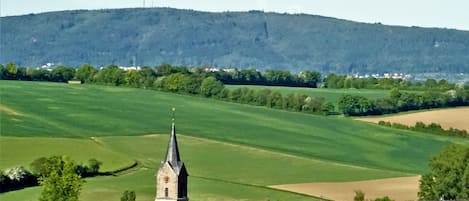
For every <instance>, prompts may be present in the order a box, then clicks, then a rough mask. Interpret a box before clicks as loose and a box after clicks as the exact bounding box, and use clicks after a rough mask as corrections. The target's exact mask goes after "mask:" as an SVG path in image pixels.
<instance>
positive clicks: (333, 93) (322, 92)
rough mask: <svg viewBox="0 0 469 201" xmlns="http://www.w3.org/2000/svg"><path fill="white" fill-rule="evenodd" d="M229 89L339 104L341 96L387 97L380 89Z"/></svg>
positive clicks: (268, 87) (265, 87)
mask: <svg viewBox="0 0 469 201" xmlns="http://www.w3.org/2000/svg"><path fill="white" fill-rule="evenodd" d="M227 87H228V88H229V89H236V88H239V87H248V88H251V89H254V90H256V91H257V90H262V89H270V90H272V91H279V92H280V93H282V95H287V94H290V93H300V94H305V95H308V96H313V97H324V98H325V99H326V101H330V102H333V103H337V102H339V98H340V96H342V95H343V94H352V95H357V96H363V97H367V98H370V99H377V98H383V97H386V96H388V95H389V90H381V89H326V88H307V87H280V86H257V85H227Z"/></svg>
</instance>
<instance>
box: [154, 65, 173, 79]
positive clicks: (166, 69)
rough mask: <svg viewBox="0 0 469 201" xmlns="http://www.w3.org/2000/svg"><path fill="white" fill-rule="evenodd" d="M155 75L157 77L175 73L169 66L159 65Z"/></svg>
mask: <svg viewBox="0 0 469 201" xmlns="http://www.w3.org/2000/svg"><path fill="white" fill-rule="evenodd" d="M156 73H157V74H158V75H159V76H166V75H170V74H173V73H175V70H174V69H173V67H172V66H171V65H170V64H161V65H159V66H157V67H156Z"/></svg>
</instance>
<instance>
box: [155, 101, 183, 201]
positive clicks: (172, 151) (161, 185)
mask: <svg viewBox="0 0 469 201" xmlns="http://www.w3.org/2000/svg"><path fill="white" fill-rule="evenodd" d="M174 112H175V109H174V108H173V117H172V125H171V136H170V137H169V142H168V148H167V150H166V158H165V160H164V161H161V165H160V168H159V169H158V172H157V173H156V198H155V201H188V200H189V198H188V197H187V176H189V174H187V170H186V167H185V166H184V162H182V161H181V157H180V156H179V147H178V142H177V138H176V125H175V123H174V121H175V116H174Z"/></svg>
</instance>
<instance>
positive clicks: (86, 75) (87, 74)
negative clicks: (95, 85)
mask: <svg viewBox="0 0 469 201" xmlns="http://www.w3.org/2000/svg"><path fill="white" fill-rule="evenodd" d="M96 73H98V70H96V68H95V67H93V66H91V65H89V64H83V65H81V67H80V68H78V70H77V72H76V73H75V78H76V79H79V80H80V81H82V82H83V83H87V82H91V81H92V80H93V77H94V75H96Z"/></svg>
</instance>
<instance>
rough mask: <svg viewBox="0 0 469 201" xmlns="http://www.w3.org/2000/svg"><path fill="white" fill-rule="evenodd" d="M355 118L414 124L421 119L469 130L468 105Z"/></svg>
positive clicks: (368, 120)
mask: <svg viewBox="0 0 469 201" xmlns="http://www.w3.org/2000/svg"><path fill="white" fill-rule="evenodd" d="M357 120H360V121H366V122H372V123H378V122H379V121H386V122H394V123H400V124H404V125H408V126H414V125H415V123H416V122H418V121H421V122H423V123H425V124H427V125H428V124H430V123H438V124H440V125H441V127H443V128H444V129H449V128H450V127H453V128H457V129H465V130H467V131H469V107H464V108H452V109H443V110H433V111H426V112H418V113H411V114H403V115H396V116H389V117H371V118H358V119H357Z"/></svg>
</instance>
